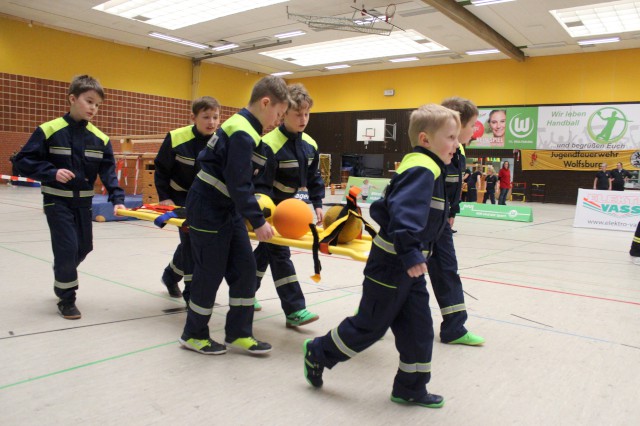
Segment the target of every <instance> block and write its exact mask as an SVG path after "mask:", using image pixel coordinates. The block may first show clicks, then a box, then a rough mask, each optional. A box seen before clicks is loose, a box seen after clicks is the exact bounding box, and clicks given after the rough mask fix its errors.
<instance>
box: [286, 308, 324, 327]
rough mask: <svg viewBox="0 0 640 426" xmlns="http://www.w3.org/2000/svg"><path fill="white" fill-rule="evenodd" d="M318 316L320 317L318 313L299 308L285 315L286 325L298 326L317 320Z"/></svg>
mask: <svg viewBox="0 0 640 426" xmlns="http://www.w3.org/2000/svg"><path fill="white" fill-rule="evenodd" d="M318 318H320V317H319V316H318V314H314V313H313V312H309V311H307V310H306V309H300V310H299V311H296V312H294V313H292V314H290V315H287V327H298V326H300V325H305V324H309V323H311V322H314V321H317V320H318Z"/></svg>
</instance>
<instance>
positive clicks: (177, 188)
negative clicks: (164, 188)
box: [169, 179, 188, 192]
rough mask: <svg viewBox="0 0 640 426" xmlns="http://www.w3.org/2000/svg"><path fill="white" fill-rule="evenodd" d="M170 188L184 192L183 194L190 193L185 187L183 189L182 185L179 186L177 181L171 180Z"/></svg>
mask: <svg viewBox="0 0 640 426" xmlns="http://www.w3.org/2000/svg"><path fill="white" fill-rule="evenodd" d="M169 186H170V187H171V188H173V189H175V190H176V191H182V192H187V191H188V189H184V188H183V187H181V186H180V185H178V184H177V183H176V181H175V180H173V179H170V180H169Z"/></svg>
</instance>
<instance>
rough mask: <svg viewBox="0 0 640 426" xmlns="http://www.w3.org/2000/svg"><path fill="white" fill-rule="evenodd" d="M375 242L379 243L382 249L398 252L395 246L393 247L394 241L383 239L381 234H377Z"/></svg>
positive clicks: (388, 251)
mask: <svg viewBox="0 0 640 426" xmlns="http://www.w3.org/2000/svg"><path fill="white" fill-rule="evenodd" d="M373 244H375V245H377V246H378V247H380V248H381V249H382V250H384V251H386V252H387V253H391V254H397V253H396V249H395V247H393V243H390V242H389V241H386V240H385V239H383V238H382V237H381V236H380V234H377V235H376V236H375V237H374V238H373Z"/></svg>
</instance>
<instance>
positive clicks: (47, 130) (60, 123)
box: [40, 117, 69, 139]
mask: <svg viewBox="0 0 640 426" xmlns="http://www.w3.org/2000/svg"><path fill="white" fill-rule="evenodd" d="M68 125H69V123H67V122H66V120H65V119H64V118H62V117H60V118H56V119H55V120H51V121H47V122H46V123H44V124H41V125H40V128H41V129H42V131H43V132H44V136H45V138H47V139H49V138H50V137H51V135H53V134H54V133H55V132H57V131H58V130H60V129H64V128H65V127H67V126H68Z"/></svg>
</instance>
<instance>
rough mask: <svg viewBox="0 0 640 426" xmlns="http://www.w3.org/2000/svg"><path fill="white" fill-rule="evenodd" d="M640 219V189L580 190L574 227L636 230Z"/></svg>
mask: <svg viewBox="0 0 640 426" xmlns="http://www.w3.org/2000/svg"><path fill="white" fill-rule="evenodd" d="M638 220H640V191H633V190H632V191H597V190H595V189H579V190H578V201H577V203H576V215H575V217H574V219H573V226H574V227H576V228H598V229H611V230H616V231H631V232H634V231H635V230H636V226H637V225H638Z"/></svg>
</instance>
